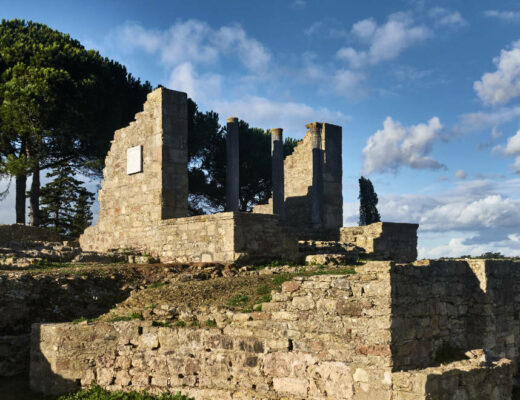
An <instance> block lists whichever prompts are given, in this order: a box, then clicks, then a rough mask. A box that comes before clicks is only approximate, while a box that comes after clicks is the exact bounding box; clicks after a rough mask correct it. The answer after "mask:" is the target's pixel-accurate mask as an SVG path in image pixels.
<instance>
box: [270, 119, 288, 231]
mask: <svg viewBox="0 0 520 400" xmlns="http://www.w3.org/2000/svg"><path fill="white" fill-rule="evenodd" d="M271 161H272V175H271V177H272V183H273V214H277V215H278V217H279V219H280V221H284V220H285V198H284V175H283V174H284V172H283V129H282V128H276V129H271Z"/></svg>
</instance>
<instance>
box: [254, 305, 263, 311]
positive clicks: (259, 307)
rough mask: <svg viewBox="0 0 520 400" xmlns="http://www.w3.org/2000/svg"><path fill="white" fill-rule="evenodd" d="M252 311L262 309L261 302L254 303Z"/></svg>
mask: <svg viewBox="0 0 520 400" xmlns="http://www.w3.org/2000/svg"><path fill="white" fill-rule="evenodd" d="M253 311H262V305H261V304H256V305H255V306H254V307H253Z"/></svg>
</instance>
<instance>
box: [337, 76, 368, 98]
mask: <svg viewBox="0 0 520 400" xmlns="http://www.w3.org/2000/svg"><path fill="white" fill-rule="evenodd" d="M364 79H365V75H364V74H362V73H360V72H354V71H350V70H347V69H338V70H337V71H336V72H335V73H334V77H333V79H332V89H333V90H334V91H335V92H336V93H338V94H340V95H343V96H346V97H348V98H350V99H359V98H362V97H364V96H365V94H366V93H365V91H364V90H363V88H361V86H360V84H361V82H362V81H363V80H364Z"/></svg>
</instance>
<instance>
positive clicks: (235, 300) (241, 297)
mask: <svg viewBox="0 0 520 400" xmlns="http://www.w3.org/2000/svg"><path fill="white" fill-rule="evenodd" d="M248 301H249V297H248V296H246V295H245V294H237V295H236V296H233V297H231V298H230V299H229V301H228V304H229V305H230V306H232V307H242V306H244V305H246V304H247V302H248Z"/></svg>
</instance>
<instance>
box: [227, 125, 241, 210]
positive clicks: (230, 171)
mask: <svg viewBox="0 0 520 400" xmlns="http://www.w3.org/2000/svg"><path fill="white" fill-rule="evenodd" d="M238 153H239V151H238V118H235V117H230V118H228V119H227V137H226V159H227V165H226V211H239V201H238V197H239V188H240V182H239V158H238V157H239V154H238Z"/></svg>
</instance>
